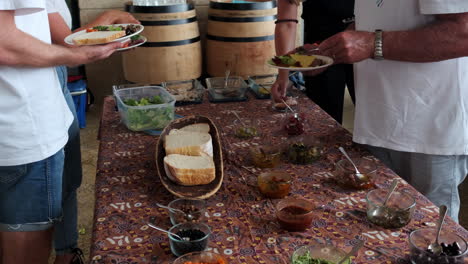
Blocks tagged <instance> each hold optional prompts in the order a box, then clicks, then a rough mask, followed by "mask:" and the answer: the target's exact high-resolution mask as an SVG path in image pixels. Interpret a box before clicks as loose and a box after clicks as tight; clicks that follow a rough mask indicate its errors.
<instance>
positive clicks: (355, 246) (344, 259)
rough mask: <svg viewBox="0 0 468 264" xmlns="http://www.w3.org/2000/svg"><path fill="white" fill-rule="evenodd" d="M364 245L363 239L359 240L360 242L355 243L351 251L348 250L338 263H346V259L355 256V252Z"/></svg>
mask: <svg viewBox="0 0 468 264" xmlns="http://www.w3.org/2000/svg"><path fill="white" fill-rule="evenodd" d="M362 246H364V241H362V240H360V239H359V240H358V243H357V244H356V245H354V247H353V248H352V249H351V251H350V252H348V253H347V254H346V255H345V256H344V257H343V258H342V259H341V260H340V261H339V262H338V263H337V264H343V263H345V261H346V260H348V259H349V257H351V256H353V255H354V254H356V253H357V252H358V251H359V249H361V248H362Z"/></svg>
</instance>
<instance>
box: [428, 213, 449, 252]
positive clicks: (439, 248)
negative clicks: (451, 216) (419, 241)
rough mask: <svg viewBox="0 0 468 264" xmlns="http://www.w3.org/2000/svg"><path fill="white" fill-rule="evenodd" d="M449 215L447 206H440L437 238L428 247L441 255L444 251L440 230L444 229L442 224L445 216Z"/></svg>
mask: <svg viewBox="0 0 468 264" xmlns="http://www.w3.org/2000/svg"><path fill="white" fill-rule="evenodd" d="M446 215H447V206H445V205H441V206H440V207H439V220H438V221H437V234H436V239H435V241H434V242H433V243H431V244H430V245H429V247H428V248H427V249H428V250H430V251H431V252H432V253H433V254H435V255H440V254H441V253H442V251H443V249H442V246H441V245H440V243H439V235H440V230H442V224H443V223H444V220H445V216H446Z"/></svg>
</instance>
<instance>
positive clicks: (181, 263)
mask: <svg viewBox="0 0 468 264" xmlns="http://www.w3.org/2000/svg"><path fill="white" fill-rule="evenodd" d="M187 263H206V264H227V263H228V262H227V260H226V259H225V258H224V257H223V256H221V255H220V254H217V253H214V252H209V251H198V252H192V253H188V254H185V255H183V256H180V257H178V258H177V259H176V260H174V262H173V264H187Z"/></svg>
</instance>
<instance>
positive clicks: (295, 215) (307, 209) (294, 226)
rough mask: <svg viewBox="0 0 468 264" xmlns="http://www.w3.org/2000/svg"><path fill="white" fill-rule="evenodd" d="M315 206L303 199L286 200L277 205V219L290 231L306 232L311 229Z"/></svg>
mask: <svg viewBox="0 0 468 264" xmlns="http://www.w3.org/2000/svg"><path fill="white" fill-rule="evenodd" d="M313 209H315V205H314V204H313V203H312V202H310V201H308V200H306V199H302V198H286V199H283V200H281V201H279V202H278V203H277V204H276V218H277V219H278V222H279V224H280V225H281V227H282V228H283V229H285V230H288V231H304V230H306V229H307V228H309V227H310V225H311V224H312V219H313V211H312V210H313Z"/></svg>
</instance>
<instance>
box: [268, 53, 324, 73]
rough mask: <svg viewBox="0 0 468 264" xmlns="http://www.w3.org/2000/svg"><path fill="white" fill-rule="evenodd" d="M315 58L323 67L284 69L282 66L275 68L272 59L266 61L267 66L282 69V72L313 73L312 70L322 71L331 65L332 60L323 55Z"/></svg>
mask: <svg viewBox="0 0 468 264" xmlns="http://www.w3.org/2000/svg"><path fill="white" fill-rule="evenodd" d="M314 56H315V57H316V58H318V59H321V60H322V61H324V62H325V64H324V65H320V66H315V67H284V66H277V65H276V64H275V63H274V62H273V60H272V59H269V60H268V61H267V64H268V65H269V66H270V67H273V68H277V69H282V70H290V71H313V70H318V69H323V68H327V67H329V66H330V65H332V64H333V59H332V58H330V57H327V56H323V55H314Z"/></svg>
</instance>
